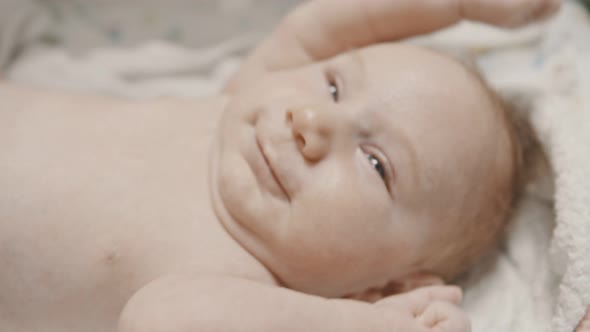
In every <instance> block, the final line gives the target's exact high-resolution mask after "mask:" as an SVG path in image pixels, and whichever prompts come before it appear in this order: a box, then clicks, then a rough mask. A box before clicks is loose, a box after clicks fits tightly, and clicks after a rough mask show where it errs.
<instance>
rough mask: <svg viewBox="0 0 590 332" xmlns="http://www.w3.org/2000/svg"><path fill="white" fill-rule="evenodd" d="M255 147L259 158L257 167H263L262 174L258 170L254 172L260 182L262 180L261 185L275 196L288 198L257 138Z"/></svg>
mask: <svg viewBox="0 0 590 332" xmlns="http://www.w3.org/2000/svg"><path fill="white" fill-rule="evenodd" d="M256 147H257V149H258V152H259V154H260V160H261V163H260V167H259V168H263V169H264V170H262V172H261V173H264V174H260V173H259V172H257V171H255V173H257V174H256V175H257V177H258V178H259V180H260V182H262V185H263V186H265V187H266V188H267V189H268V190H269V191H270V192H271V193H273V194H274V195H275V196H278V197H281V198H283V199H288V195H287V192H286V191H285V189H284V188H283V186H282V185H281V183H280V182H279V180H278V178H277V176H276V174H275V173H274V172H273V169H272V167H271V165H270V162H269V161H268V159H267V157H266V155H265V153H264V150H263V148H262V144H260V141H259V140H258V139H256Z"/></svg>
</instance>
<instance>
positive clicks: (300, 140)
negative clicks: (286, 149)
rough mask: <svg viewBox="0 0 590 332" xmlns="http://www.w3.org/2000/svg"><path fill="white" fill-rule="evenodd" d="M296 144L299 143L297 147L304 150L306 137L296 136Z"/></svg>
mask: <svg viewBox="0 0 590 332" xmlns="http://www.w3.org/2000/svg"><path fill="white" fill-rule="evenodd" d="M295 142H296V143H297V147H299V149H301V150H303V148H304V147H305V137H303V135H301V134H295Z"/></svg>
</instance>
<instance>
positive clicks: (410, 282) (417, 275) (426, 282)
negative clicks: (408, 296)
mask: <svg viewBox="0 0 590 332" xmlns="http://www.w3.org/2000/svg"><path fill="white" fill-rule="evenodd" d="M444 284H445V282H444V280H443V279H442V278H441V277H439V276H437V275H435V274H432V273H428V272H414V273H411V274H409V275H407V276H405V277H403V278H401V279H398V280H396V281H393V282H391V283H389V284H388V285H387V286H386V287H385V288H384V289H383V290H382V292H383V296H389V295H394V294H399V293H405V292H409V291H411V290H414V289H417V288H420V287H427V286H436V285H444Z"/></svg>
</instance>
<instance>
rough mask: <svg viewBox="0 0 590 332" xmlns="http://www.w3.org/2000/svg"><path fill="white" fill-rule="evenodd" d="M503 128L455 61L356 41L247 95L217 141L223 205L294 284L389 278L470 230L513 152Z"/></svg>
mask: <svg viewBox="0 0 590 332" xmlns="http://www.w3.org/2000/svg"><path fill="white" fill-rule="evenodd" d="M500 132H503V129H502V128H501V125H500V123H499V121H498V119H497V114H496V113H495V110H494V109H493V108H492V106H491V104H490V102H489V98H487V97H486V96H485V94H484V92H483V89H482V88H481V86H480V84H479V83H478V82H477V81H476V79H475V78H474V77H473V76H472V75H471V74H469V73H468V72H467V71H466V70H465V69H464V68H463V67H462V66H461V65H459V64H458V63H456V62H455V61H453V60H451V59H449V58H447V57H445V56H442V55H439V54H437V53H434V52H432V51H428V50H424V49H420V48H416V47H411V46H407V45H401V44H398V45H379V46H374V47H371V48H366V49H362V50H359V51H353V52H350V53H347V54H343V55H340V56H338V57H336V58H333V59H330V60H328V61H325V62H321V63H315V64H312V65H309V66H305V67H301V68H297V69H293V70H289V71H283V72H277V73H272V74H268V75H266V76H264V77H260V79H259V80H258V81H257V82H252V85H251V86H249V87H246V88H244V89H243V90H242V91H240V92H239V93H238V94H237V95H235V96H234V98H233V99H232V100H231V102H230V103H229V105H228V107H227V109H226V112H225V114H224V118H223V120H222V123H221V128H220V133H219V137H218V140H217V142H216V144H215V148H214V152H213V160H212V163H213V164H212V191H213V199H214V205H215V207H216V210H217V212H218V214H219V216H220V217H221V219H222V222H223V223H224V225H225V227H226V228H227V229H228V231H229V232H230V233H231V234H232V236H234V238H236V240H237V241H238V242H240V243H241V244H242V245H243V246H244V247H245V248H246V249H247V250H248V251H250V252H251V253H252V254H253V255H254V256H256V257H257V258H258V259H259V260H260V261H261V262H262V263H263V264H265V266H266V267H267V268H269V269H270V270H271V271H272V272H273V273H274V274H275V275H276V277H277V278H278V279H279V280H280V281H281V282H283V283H284V284H285V285H286V286H288V287H290V288H293V289H297V290H300V291H305V292H309V293H316V294H319V295H324V296H341V295H343V294H345V293H350V292H357V291H362V290H364V289H366V288H369V287H379V286H383V285H384V284H385V283H387V282H388V281H391V280H396V279H398V278H403V277H404V276H406V275H408V274H411V273H414V272H418V271H421V270H422V269H423V266H424V264H425V262H427V261H428V260H429V259H431V258H432V257H434V256H436V254H438V253H439V252H440V251H441V250H443V249H444V248H445V246H446V245H447V244H448V243H449V242H452V241H460V234H461V227H463V226H462V224H461V223H462V222H463V221H464V219H465V218H463V217H464V216H466V215H469V214H470V213H472V212H473V211H472V210H473V209H472V208H471V207H472V206H476V205H477V204H482V203H483V202H482V201H483V200H484V196H485V195H484V194H483V192H485V191H486V190H490V187H491V186H492V185H493V182H491V181H494V179H495V173H496V172H497V168H498V165H500V164H502V163H509V158H508V157H505V156H504V155H503V154H502V153H500V152H499V151H501V149H505V148H506V145H505V143H502V139H503V135H501V134H499V133H500ZM503 144H504V145H503ZM503 159H506V160H503Z"/></svg>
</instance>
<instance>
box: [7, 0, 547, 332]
mask: <svg viewBox="0 0 590 332" xmlns="http://www.w3.org/2000/svg"><path fill="white" fill-rule="evenodd" d="M439 3H440V4H438V3H437V4H434V3H431V2H429V1H415V0H406V1H397V2H396V1H374V2H361V1H354V0H350V1H330V0H324V1H320V0H316V1H312V2H309V3H307V4H305V5H303V6H302V7H300V8H299V9H298V10H296V11H295V12H294V13H293V14H291V15H290V16H289V17H288V18H287V19H286V20H285V21H284V23H283V24H282V25H281V26H280V27H279V29H278V30H277V31H276V32H275V34H273V35H272V36H271V37H270V38H269V39H268V40H267V41H266V42H265V43H263V44H262V45H261V46H260V48H258V50H257V51H255V52H254V53H253V55H252V56H251V57H250V58H249V60H248V61H246V63H245V64H244V66H243V68H242V69H241V71H240V72H239V73H238V75H237V76H236V78H235V79H234V80H233V81H232V82H231V83H230V85H229V86H228V88H227V93H226V94H223V95H220V96H217V97H213V98H210V99H207V100H173V99H161V100H157V101H126V100H110V99H106V98H102V97H98V96H88V95H65V94H57V93H50V92H44V91H38V90H33V89H30V88H25V87H18V86H11V85H8V84H3V85H0V100H2V103H3V106H2V108H1V109H0V151H1V152H0V188H1V190H0V262H1V263H2V270H1V271H2V272H0V285H1V287H2V292H0V331H12V332H20V331H114V330H117V328H118V330H119V331H122V332H135V331H142V332H143V331H187V332H188V331H384V332H385V331H449V332H450V331H456V332H462V331H468V330H469V323H468V320H467V318H466V316H465V315H464V314H463V313H462V311H461V310H460V309H458V307H457V305H458V304H459V302H460V299H461V291H460V290H459V289H458V288H456V287H452V286H441V285H440V284H442V283H443V281H450V280H452V279H453V278H454V277H456V276H457V275H458V274H459V273H461V272H462V271H464V269H465V268H466V267H468V266H469V264H470V263H472V262H473V261H475V260H476V259H477V258H478V257H480V256H481V255H482V254H483V253H484V252H485V251H486V250H487V249H488V248H489V247H490V246H491V245H493V244H494V242H495V241H496V240H497V239H498V237H499V235H500V234H501V232H502V228H503V225H504V223H505V220H506V217H507V214H508V213H509V209H510V205H511V200H512V197H513V193H514V184H515V181H516V180H517V178H518V168H519V167H518V165H519V160H520V157H519V142H518V140H517V139H516V138H515V137H516V136H515V133H514V129H513V126H512V125H511V123H510V121H509V120H508V117H507V115H506V113H505V111H504V109H503V108H502V107H501V105H500V103H498V102H497V99H496V98H494V96H493V94H491V93H490V92H489V90H488V89H487V88H486V86H485V85H484V84H483V83H482V81H481V80H480V79H479V78H478V77H477V75H475V74H473V73H472V72H471V71H470V70H469V69H467V68H466V67H465V66H463V65H462V64H460V63H459V62H457V61H456V60H453V59H452V58H450V57H448V56H445V55H442V54H439V53H436V52H434V51H430V50H426V49H423V48H418V47H412V46H409V45H404V44H382V45H375V46H370V47H366V48H360V47H362V46H365V45H368V44H372V43H375V42H377V41H381V40H386V39H394V38H401V37H405V36H409V35H412V34H416V33H422V32H427V31H432V30H434V29H437V28H441V27H444V26H446V25H449V24H452V23H454V22H456V21H457V20H459V19H460V18H462V17H465V18H471V19H479V20H482V21H486V22H490V23H497V24H518V23H524V22H525V21H528V20H530V19H533V18H537V17H539V16H543V15H545V14H546V13H547V12H550V11H553V5H554V4H555V3H554V2H551V4H552V5H551V6H546V7H545V8H544V10H539V5H544V4H545V3H544V2H543V1H528V0H525V1H512V2H510V4H511V5H507V4H506V5H503V4H501V2H498V1H495V0H494V1H492V0H490V1H479V2H478V4H477V5H475V4H474V3H475V2H466V4H464V5H463V7H461V8H462V10H458V9H457V7H456V6H457V4H458V2H457V1H448V3H446V4H443V1H441V2H439ZM361 4H362V5H361ZM468 4H473V8H478V10H475V9H473V10H472V9H470V8H471V7H470V6H471V5H468ZM334 5H338V6H339V12H338V15H334V14H330V10H331V9H332V8H334V7H333V6H334ZM513 5H514V6H515V7H511V6H513ZM545 5H546V4H545ZM363 6H366V8H365V7H363ZM477 6H481V7H477ZM519 6H520V7H519ZM509 7H510V8H509ZM360 9H362V10H360ZM533 12H534V15H532V14H531V15H524V13H533ZM360 13H372V14H371V15H372V16H371V17H372V18H373V19H372V20H371V22H372V23H371V24H369V26H370V27H371V29H368V27H367V26H364V25H363V24H364V23H363V22H365V21H363V20H361V17H359V14H360ZM492 14H493V15H492ZM511 14H514V15H511ZM405 15H412V17H413V19H412V21H411V22H409V21H408V20H402V18H404V17H405ZM461 15H463V16H461ZM510 17H518V18H519V20H518V21H517V20H512V19H510V20H508V21H504V20H505V19H507V18H510ZM320 22H322V24H323V25H322V26H321V27H320V26H319V24H320ZM417 22H421V23H420V24H418V23H417ZM362 27H364V28H363V29H361V28H362ZM335 31H340V32H342V33H340V32H339V33H338V34H336V33H335ZM363 31H365V32H363ZM367 31H370V32H367ZM392 31H393V32H392ZM334 36H345V37H342V39H340V40H336V41H334V40H333V39H334ZM329 40H331V41H329ZM339 43H340V44H339ZM357 47H358V49H355V50H351V51H349V52H345V53H343V51H345V50H346V49H349V48H357ZM211 142H212V144H211ZM429 285H431V287H425V288H421V287H420V286H429ZM437 285H438V286H437ZM412 289H416V290H413V291H412ZM408 291H409V292H408ZM401 292H404V293H401ZM353 299H363V300H367V301H366V302H362V301H356V300H353ZM371 302H374V303H371Z"/></svg>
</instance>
